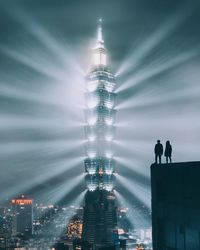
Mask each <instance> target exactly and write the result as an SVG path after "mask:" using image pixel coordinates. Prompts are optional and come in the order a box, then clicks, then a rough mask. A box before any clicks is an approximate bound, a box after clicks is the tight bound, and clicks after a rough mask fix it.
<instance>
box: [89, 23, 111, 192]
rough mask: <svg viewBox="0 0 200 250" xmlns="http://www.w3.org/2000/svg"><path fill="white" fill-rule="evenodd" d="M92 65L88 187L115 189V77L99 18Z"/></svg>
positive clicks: (93, 188) (90, 78)
mask: <svg viewBox="0 0 200 250" xmlns="http://www.w3.org/2000/svg"><path fill="white" fill-rule="evenodd" d="M93 58H94V60H93V65H92V68H91V71H90V72H89V74H88V75H87V78H86V80H87V83H86V85H87V90H88V92H87V93H86V103H87V109H86V122H87V125H86V129H85V131H86V138H87V146H86V154H87V158H86V159H85V168H86V172H87V173H88V175H87V183H88V184H87V186H88V189H89V190H90V191H94V190H96V189H105V190H107V191H112V190H113V179H114V175H113V172H114V165H115V161H114V159H113V145H112V140H113V137H114V118H115V109H114V105H115V93H113V92H114V88H115V77H114V75H113V74H112V73H111V72H110V70H109V67H108V66H107V60H106V49H105V47H104V40H103V36H102V20H101V19H100V20H99V23H98V30H97V40H96V44H95V47H94V48H93Z"/></svg>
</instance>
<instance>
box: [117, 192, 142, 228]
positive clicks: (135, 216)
mask: <svg viewBox="0 0 200 250" xmlns="http://www.w3.org/2000/svg"><path fill="white" fill-rule="evenodd" d="M114 193H115V196H116V198H117V202H118V203H119V204H120V205H121V206H122V207H123V208H124V207H125V208H128V209H129V212H128V219H129V222H130V223H131V225H132V227H133V228H140V227H142V228H143V227H144V225H145V224H146V223H147V221H146V220H145V217H144V215H143V214H142V213H141V211H139V209H137V208H136V207H135V206H133V204H131V203H130V201H128V200H127V199H125V198H124V196H123V195H122V194H121V193H120V192H119V191H118V190H114Z"/></svg>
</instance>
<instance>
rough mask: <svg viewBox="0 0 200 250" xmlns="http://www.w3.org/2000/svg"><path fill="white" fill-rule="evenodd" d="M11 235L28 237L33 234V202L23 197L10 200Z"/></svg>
mask: <svg viewBox="0 0 200 250" xmlns="http://www.w3.org/2000/svg"><path fill="white" fill-rule="evenodd" d="M11 205H12V209H13V235H20V236H30V235H32V233H33V200H32V199H28V198H27V197H25V196H24V195H21V196H20V197H18V198H16V199H12V200H11Z"/></svg>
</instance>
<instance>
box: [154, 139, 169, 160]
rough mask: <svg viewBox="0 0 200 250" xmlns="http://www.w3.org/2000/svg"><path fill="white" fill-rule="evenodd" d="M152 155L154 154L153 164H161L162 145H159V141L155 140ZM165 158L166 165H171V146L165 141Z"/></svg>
mask: <svg viewBox="0 0 200 250" xmlns="http://www.w3.org/2000/svg"><path fill="white" fill-rule="evenodd" d="M154 153H155V163H156V164H157V163H158V160H159V163H160V164H161V158H162V155H163V145H162V144H161V143H160V140H157V143H156V145H155V148H154ZM164 155H165V158H166V163H169V162H170V163H171V162H172V158H171V157H172V146H171V144H170V141H166V146H165V152H164Z"/></svg>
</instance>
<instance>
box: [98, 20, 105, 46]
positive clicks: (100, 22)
mask: <svg viewBox="0 0 200 250" xmlns="http://www.w3.org/2000/svg"><path fill="white" fill-rule="evenodd" d="M102 21H103V20H102V18H99V20H98V34H97V42H98V43H101V44H103V43H104V40H103V36H102Z"/></svg>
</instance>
